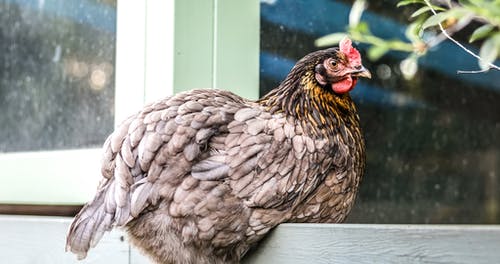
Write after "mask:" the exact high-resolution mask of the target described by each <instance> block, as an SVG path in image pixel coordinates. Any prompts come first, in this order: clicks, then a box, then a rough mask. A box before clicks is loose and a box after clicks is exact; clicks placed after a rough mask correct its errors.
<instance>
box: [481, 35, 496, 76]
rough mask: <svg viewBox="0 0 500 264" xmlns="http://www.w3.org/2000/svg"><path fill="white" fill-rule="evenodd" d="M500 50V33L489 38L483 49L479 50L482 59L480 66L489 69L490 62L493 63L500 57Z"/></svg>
mask: <svg viewBox="0 0 500 264" xmlns="http://www.w3.org/2000/svg"><path fill="white" fill-rule="evenodd" d="M499 50H500V33H497V34H495V35H493V36H492V37H490V38H488V39H487V40H486V41H485V42H484V43H483V45H482V46H481V49H480V50H479V57H481V58H482V60H479V67H481V69H483V70H487V69H489V68H490V66H489V65H488V64H490V63H493V61H494V60H495V59H496V58H497V57H498V53H499Z"/></svg>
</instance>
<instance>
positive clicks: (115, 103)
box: [0, 0, 173, 213]
mask: <svg viewBox="0 0 500 264" xmlns="http://www.w3.org/2000/svg"><path fill="white" fill-rule="evenodd" d="M159 2H160V1H158V2H151V3H150V2H148V3H147V4H146V2H141V3H137V2H135V3H134V2H123V3H120V5H118V6H117V4H116V1H114V0H86V1H54V0H46V1H24V0H17V1H0V20H1V21H2V24H1V26H0V29H1V30H0V45H1V46H2V47H3V48H4V50H8V51H9V52H4V53H2V54H0V58H1V59H0V67H2V71H1V73H0V84H1V86H0V92H1V93H2V95H1V96H0V100H2V103H1V104H0V108H1V111H2V113H3V114H2V115H1V116H0V118H2V124H3V125H2V127H0V135H1V138H2V140H1V141H0V151H1V152H3V153H2V154H0V167H2V172H1V173H0V179H1V180H2V184H1V185H0V204H3V205H5V204H7V205H9V204H10V205H12V204H15V205H18V204H38V205H47V204H49V205H61V204H65V205H78V204H82V203H84V202H86V201H88V200H89V199H90V198H91V197H92V195H93V194H94V192H95V188H96V185H97V182H98V181H99V178H100V168H99V161H100V157H101V151H100V147H101V145H102V143H103V142H104V140H105V139H106V137H107V135H108V134H109V133H111V132H112V131H113V128H114V125H115V120H116V122H121V121H122V120H123V119H124V118H125V117H127V116H128V115H130V114H133V113H134V112H135V111H137V110H138V109H140V108H141V107H142V106H143V105H144V103H145V102H147V101H152V100H154V99H156V98H158V97H163V96H165V95H167V94H171V93H172V85H171V83H172V79H173V78H172V74H173V73H172V72H173V70H172V65H171V64H172V61H173V59H172V53H173V15H172V14H173V2H172V3H171V2H166V1H161V3H159ZM117 13H118V15H117ZM131 17H133V18H134V19H131ZM146 50H147V51H148V53H146ZM115 54H116V59H115ZM146 68H150V70H148V71H147V72H146ZM7 207H9V206H7ZM2 208H6V207H5V206H4V207H2ZM9 208H10V207H9ZM16 208H17V209H15V210H13V211H15V212H19V210H24V209H23V208H27V207H19V206H18V207H16ZM19 208H21V209H19ZM0 209H1V208H0ZM26 210H28V209H26ZM0 211H1V210H0ZM7 211H12V210H11V209H8V210H7ZM38 212H39V210H38V209H37V211H36V213H38Z"/></svg>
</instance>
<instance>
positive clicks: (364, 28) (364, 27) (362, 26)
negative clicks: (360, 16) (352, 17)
mask: <svg viewBox="0 0 500 264" xmlns="http://www.w3.org/2000/svg"><path fill="white" fill-rule="evenodd" d="M350 30H352V31H353V32H358V33H361V34H363V35H369V34H370V26H368V23H366V22H359V23H358V24H357V25H356V26H355V27H352V28H350ZM351 33H352V32H351Z"/></svg>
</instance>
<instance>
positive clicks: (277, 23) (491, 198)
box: [260, 0, 500, 223]
mask: <svg viewBox="0 0 500 264" xmlns="http://www.w3.org/2000/svg"><path fill="white" fill-rule="evenodd" d="M395 3H396V1H370V6H369V9H368V10H369V12H367V13H365V14H364V15H363V18H362V19H363V20H365V21H367V22H368V23H369V24H370V28H371V29H372V31H373V33H374V34H375V35H378V36H381V37H384V38H394V37H398V38H404V30H405V27H404V26H405V23H408V17H409V16H410V14H411V13H412V12H413V11H415V10H406V11H402V10H401V9H395V8H394V5H395ZM351 4H352V3H351V2H350V1H327V0H318V1H305V0H302V1H280V0H277V1H261V54H260V63H261V65H260V78H261V80H260V83H261V91H260V92H261V95H263V94H265V93H266V92H267V91H269V90H270V89H272V88H273V87H275V86H276V85H277V84H278V82H279V81H280V80H282V79H283V78H284V76H285V75H286V74H287V72H288V71H289V70H290V68H291V67H292V66H293V64H294V63H295V61H296V60H297V59H299V58H301V57H302V56H303V55H305V54H307V53H309V52H310V51H313V50H316V49H318V48H317V47H315V46H314V40H315V39H316V38H318V37H321V36H324V35H326V34H329V33H333V32H340V31H344V29H345V27H346V24H347V22H348V14H349V10H350V7H351ZM466 30H473V28H472V29H466ZM458 37H460V36H458ZM462 41H463V42H464V43H467V41H466V40H464V39H462ZM359 48H360V50H361V52H362V54H363V53H364V52H365V51H366V46H363V45H361V46H359ZM472 49H474V47H472ZM476 50H477V48H476ZM364 57H365V58H366V56H364ZM403 58H404V56H403V54H399V53H397V52H393V53H389V54H387V55H385V56H384V57H383V58H382V59H380V60H379V61H376V62H370V61H369V60H368V59H365V60H364V64H365V65H366V66H367V67H368V68H369V69H370V70H371V71H372V73H374V74H373V76H374V78H373V79H372V80H360V81H359V83H358V85H357V87H356V89H355V90H354V91H353V92H352V93H351V96H352V97H353V98H354V100H355V101H356V103H357V105H358V109H359V114H360V117H361V122H362V128H363V130H364V133H365V137H366V143H367V152H368V153H367V159H368V160H367V168H366V174H365V178H364V180H363V182H362V184H361V190H360V195H359V196H358V200H357V202H356V204H355V208H354V209H353V211H352V214H351V216H350V217H349V219H348V221H350V222H365V223H500V179H499V177H500V140H499V136H500V104H499V103H498V102H500V82H499V81H498V80H500V73H499V72H494V71H492V72H489V73H487V74H479V75H457V74H456V71H457V70H470V69H477V67H478V66H477V61H476V59H475V58H472V57H470V56H468V55H467V54H464V53H463V52H462V51H461V50H460V49H459V48H457V47H456V46H455V45H454V44H452V43H450V42H444V43H442V44H441V45H440V46H439V47H437V48H436V49H435V50H432V51H431V52H429V54H428V55H427V56H426V57H425V58H424V59H422V60H421V61H420V62H419V64H420V65H419V67H418V71H417V73H416V76H415V77H414V78H413V79H411V80H406V79H405V78H404V76H403V74H402V73H401V71H400V67H399V65H400V63H401V60H402V59H403Z"/></svg>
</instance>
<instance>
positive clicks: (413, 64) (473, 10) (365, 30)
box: [316, 0, 500, 78]
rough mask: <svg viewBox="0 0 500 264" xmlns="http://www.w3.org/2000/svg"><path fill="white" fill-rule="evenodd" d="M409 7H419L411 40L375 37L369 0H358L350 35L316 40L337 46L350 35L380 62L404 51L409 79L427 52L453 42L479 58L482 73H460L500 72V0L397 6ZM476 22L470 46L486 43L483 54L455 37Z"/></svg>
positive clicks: (417, 1)
mask: <svg viewBox="0 0 500 264" xmlns="http://www.w3.org/2000/svg"><path fill="white" fill-rule="evenodd" d="M408 5H414V6H418V7H419V8H418V9H417V10H416V11H415V12H413V14H411V16H410V19H412V20H413V21H412V22H411V23H410V24H409V25H408V26H407V28H406V31H405V36H406V38H407V39H408V41H405V40H400V39H392V40H386V39H383V38H380V37H377V36H375V35H373V34H372V33H371V31H370V28H369V26H368V24H367V23H366V22H363V21H361V15H362V13H363V12H364V10H365V9H366V0H356V1H355V2H354V4H353V6H352V8H351V12H350V14H349V26H348V28H347V30H346V32H340V33H333V34H329V35H326V36H324V37H321V38H319V39H317V40H316V45H318V46H331V45H335V44H337V43H338V42H339V41H340V40H341V39H342V38H343V37H345V36H346V35H348V36H349V37H350V38H352V39H353V40H354V41H357V42H361V43H367V44H369V45H370V47H369V49H368V53H367V56H368V58H369V59H370V60H372V61H376V60H378V59H380V58H381V57H382V56H384V54H386V53H387V52H389V51H391V50H394V51H402V52H407V53H409V55H408V57H407V58H406V59H405V60H403V61H402V63H401V70H402V72H403V74H405V77H407V78H412V77H413V75H414V74H415V72H416V70H417V60H418V58H420V57H421V56H424V55H425V54H426V53H427V51H428V50H429V49H430V48H432V47H434V46H437V45H439V44H440V43H441V42H443V41H444V40H447V39H449V40H450V41H452V42H453V43H454V44H455V45H457V46H458V47H460V48H461V49H463V50H464V51H465V52H467V53H468V54H470V55H471V56H474V57H475V58H476V59H478V62H479V66H480V68H481V70H478V71H458V73H480V72H486V71H488V70H490V69H495V70H500V67H499V66H497V65H495V64H494V61H495V59H497V58H498V57H499V55H500V0H459V1H458V2H454V1H451V0H435V1H433V2H431V1H429V0H402V1H400V2H399V3H398V4H397V7H404V6H408ZM472 21H476V22H478V23H480V24H482V26H480V27H478V28H477V29H476V30H475V31H474V32H473V33H472V34H471V35H470V38H469V43H471V42H475V41H478V40H484V41H483V44H482V45H481V48H480V50H479V54H475V53H474V52H472V51H471V50H470V49H468V48H466V47H465V46H464V45H463V44H462V43H460V42H459V41H457V40H456V39H454V38H453V37H452V35H453V34H455V33H456V32H459V31H460V30H462V29H463V28H464V27H466V26H467V25H469V24H470V23H471V22H472Z"/></svg>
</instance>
